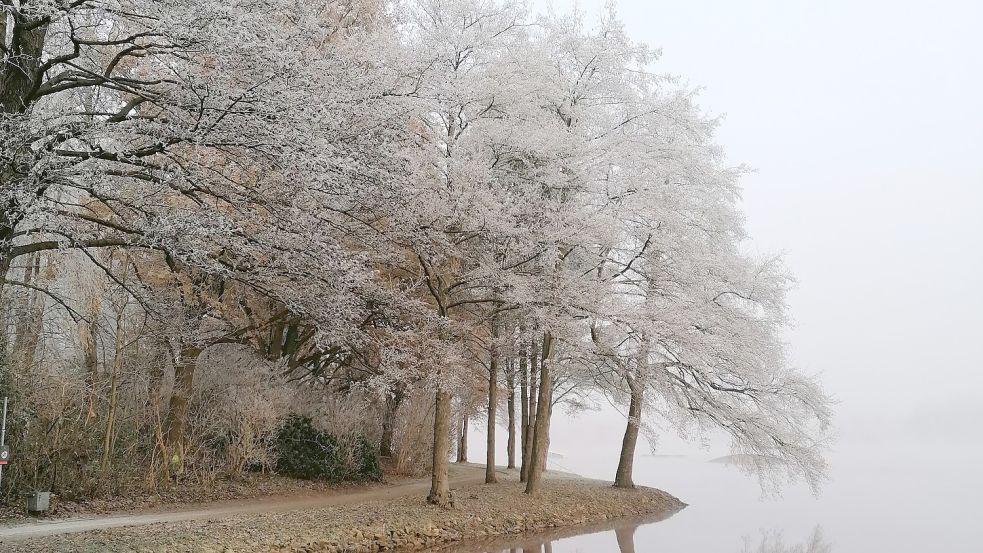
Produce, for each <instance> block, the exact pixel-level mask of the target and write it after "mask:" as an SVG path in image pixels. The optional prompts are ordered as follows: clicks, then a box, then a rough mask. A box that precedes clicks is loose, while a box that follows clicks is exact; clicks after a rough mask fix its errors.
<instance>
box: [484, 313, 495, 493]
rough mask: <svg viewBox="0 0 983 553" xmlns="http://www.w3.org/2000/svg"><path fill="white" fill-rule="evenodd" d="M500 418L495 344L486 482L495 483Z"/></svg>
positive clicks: (491, 364)
mask: <svg viewBox="0 0 983 553" xmlns="http://www.w3.org/2000/svg"><path fill="white" fill-rule="evenodd" d="M493 327H494V329H493V330H492V339H493V340H495V339H497V338H498V328H497V327H496V326H495V325H493ZM497 418H498V349H497V348H496V347H495V344H492V347H491V359H490V361H489V363H488V427H487V428H488V432H487V441H486V443H485V445H486V449H485V484H495V483H497V482H498V479H497V478H496V477H495V430H496V428H495V427H496V422H498V421H497Z"/></svg>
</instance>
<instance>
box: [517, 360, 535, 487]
mask: <svg viewBox="0 0 983 553" xmlns="http://www.w3.org/2000/svg"><path fill="white" fill-rule="evenodd" d="M537 350H538V344H537V343H536V340H533V341H532V344H530V347H529V362H530V367H529V419H528V421H527V422H526V442H525V444H523V448H522V469H521V473H520V475H519V476H520V481H522V482H526V481H528V479H529V467H530V465H532V452H533V439H534V434H535V429H536V412H537V407H538V406H537V402H538V401H537V396H538V395H539V394H538V390H539V388H538V379H539V352H538V351H537Z"/></svg>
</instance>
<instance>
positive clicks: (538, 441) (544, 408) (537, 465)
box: [526, 332, 553, 494]
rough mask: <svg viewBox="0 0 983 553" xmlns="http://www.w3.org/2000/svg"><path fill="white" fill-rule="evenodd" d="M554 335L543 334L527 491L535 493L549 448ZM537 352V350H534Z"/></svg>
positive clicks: (537, 489)
mask: <svg viewBox="0 0 983 553" xmlns="http://www.w3.org/2000/svg"><path fill="white" fill-rule="evenodd" d="M552 350H553V336H552V335H551V334H550V333H549V332H546V333H544V335H543V356H542V359H541V360H540V363H539V399H538V400H537V402H536V405H537V407H536V426H535V430H534V432H535V433H534V435H533V440H532V455H531V456H530V463H529V472H528V474H526V493H528V494H534V493H536V492H538V491H539V489H540V487H542V480H543V467H544V465H545V460H546V454H547V453H548V451H547V449H548V448H549V442H548V440H549V432H550V427H549V425H550V414H551V411H552V403H553V398H552V397H550V396H551V395H552V391H553V377H552V375H551V374H550V362H549V360H550V358H551V354H552ZM533 351H534V352H535V350H533Z"/></svg>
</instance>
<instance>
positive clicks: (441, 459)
mask: <svg viewBox="0 0 983 553" xmlns="http://www.w3.org/2000/svg"><path fill="white" fill-rule="evenodd" d="M435 395H436V399H435V401H436V404H435V408H434V423H433V466H432V470H431V476H432V479H431V483H430V495H428V496H427V502H429V503H433V504H436V505H441V506H447V505H449V504H450V501H451V491H450V482H449V480H448V475H447V465H448V459H447V457H448V454H449V453H450V452H449V451H448V450H449V447H450V444H449V443H448V441H449V440H448V437H449V435H450V421H451V394H450V392H447V391H445V390H443V389H441V388H437V393H436V394H435Z"/></svg>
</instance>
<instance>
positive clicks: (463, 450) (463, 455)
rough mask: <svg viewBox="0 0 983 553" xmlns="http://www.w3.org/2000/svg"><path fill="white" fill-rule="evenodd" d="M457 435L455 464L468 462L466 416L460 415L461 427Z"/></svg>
mask: <svg viewBox="0 0 983 553" xmlns="http://www.w3.org/2000/svg"><path fill="white" fill-rule="evenodd" d="M458 430H459V432H458V433H457V462H458V463H467V462H468V416H467V415H461V427H460V428H459V429H458Z"/></svg>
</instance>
